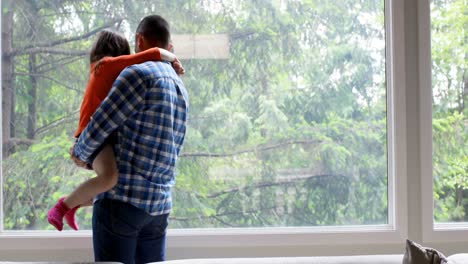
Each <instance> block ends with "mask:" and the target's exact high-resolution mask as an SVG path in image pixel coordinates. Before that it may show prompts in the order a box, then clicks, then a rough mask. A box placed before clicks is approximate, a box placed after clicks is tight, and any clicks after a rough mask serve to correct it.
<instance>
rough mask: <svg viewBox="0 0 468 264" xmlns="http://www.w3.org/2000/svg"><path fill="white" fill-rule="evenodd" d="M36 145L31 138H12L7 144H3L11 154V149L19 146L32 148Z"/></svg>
mask: <svg viewBox="0 0 468 264" xmlns="http://www.w3.org/2000/svg"><path fill="white" fill-rule="evenodd" d="M34 143H36V141H35V140H33V139H29V138H10V139H9V140H7V141H6V142H3V144H2V146H3V148H4V149H5V150H6V151H7V152H10V150H11V149H13V148H14V147H17V146H27V147H29V146H31V145H32V144H34Z"/></svg>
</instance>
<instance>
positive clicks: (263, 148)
mask: <svg viewBox="0 0 468 264" xmlns="http://www.w3.org/2000/svg"><path fill="white" fill-rule="evenodd" d="M320 143H322V141H319V140H288V141H285V142H281V143H278V144H273V145H263V144H262V145H258V146H256V147H253V148H250V149H245V150H238V151H234V152H231V153H181V155H180V156H181V157H211V158H221V157H232V156H237V155H240V154H245V153H250V152H262V151H266V150H271V149H276V148H282V147H284V146H287V145H296V144H302V145H310V144H320Z"/></svg>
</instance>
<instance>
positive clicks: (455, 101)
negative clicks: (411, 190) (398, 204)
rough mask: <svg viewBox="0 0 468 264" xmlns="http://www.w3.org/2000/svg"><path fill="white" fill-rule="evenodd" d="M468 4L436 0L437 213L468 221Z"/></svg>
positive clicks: (440, 219) (444, 220)
mask: <svg viewBox="0 0 468 264" xmlns="http://www.w3.org/2000/svg"><path fill="white" fill-rule="evenodd" d="M467 13H468V5H467V2H466V0H433V1H432V2H431V16H432V18H431V20H432V32H431V34H432V91H433V99H432V102H433V121H432V122H433V149H434V151H433V153H434V158H433V163H434V168H433V169H434V217H435V220H436V222H439V223H447V222H468V118H467V117H468V108H467V104H468V56H467V54H468V45H467V39H468V32H467V29H468V16H467Z"/></svg>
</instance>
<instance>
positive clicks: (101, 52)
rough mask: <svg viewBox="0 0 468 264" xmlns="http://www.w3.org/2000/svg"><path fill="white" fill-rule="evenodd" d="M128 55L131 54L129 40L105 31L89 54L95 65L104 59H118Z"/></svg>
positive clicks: (118, 34)
mask: <svg viewBox="0 0 468 264" xmlns="http://www.w3.org/2000/svg"><path fill="white" fill-rule="evenodd" d="M128 54H130V45H129V44H128V41H127V39H126V38H125V37H124V36H123V35H121V34H120V33H118V32H115V31H111V30H106V29H105V30H103V31H101V32H100V33H99V35H98V38H97V40H96V41H95V42H94V44H93V47H92V48H91V52H90V54H89V60H90V62H91V63H93V62H96V61H98V60H100V59H102V58H104V57H117V56H120V55H128Z"/></svg>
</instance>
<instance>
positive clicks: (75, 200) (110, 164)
mask: <svg viewBox="0 0 468 264" xmlns="http://www.w3.org/2000/svg"><path fill="white" fill-rule="evenodd" d="M93 170H94V171H95V172H96V177H94V178H91V179H89V180H87V181H85V182H84V183H82V184H81V185H80V186H78V188H76V189H75V190H74V191H73V192H72V193H71V194H70V195H69V196H67V198H65V200H64V203H65V205H66V206H67V207H68V208H74V207H76V206H78V205H84V204H86V203H89V201H90V200H93V199H94V197H95V196H96V195H98V194H100V193H102V192H105V191H108V190H110V189H111V188H112V187H114V186H115V185H116V184H117V179H118V171H117V163H116V161H115V156H114V151H113V149H112V145H110V144H107V145H105V146H104V148H103V149H102V150H101V152H99V154H98V155H97V156H96V158H95V159H94V161H93Z"/></svg>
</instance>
